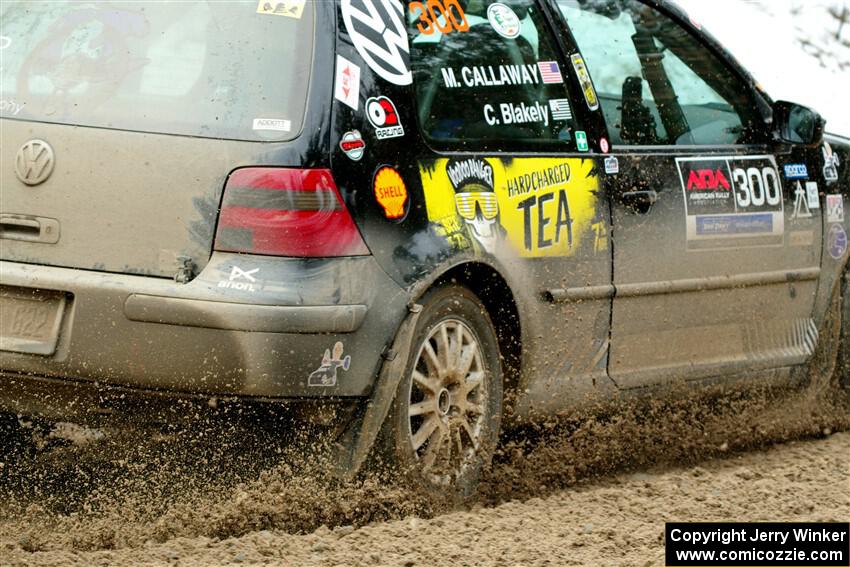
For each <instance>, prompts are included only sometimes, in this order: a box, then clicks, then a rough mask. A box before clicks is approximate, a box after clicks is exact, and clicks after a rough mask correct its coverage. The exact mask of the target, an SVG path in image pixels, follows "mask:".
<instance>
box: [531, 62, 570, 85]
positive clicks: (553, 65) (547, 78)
mask: <svg viewBox="0 0 850 567" xmlns="http://www.w3.org/2000/svg"><path fill="white" fill-rule="evenodd" d="M537 68H538V69H540V76H541V77H542V78H543V83H544V84H547V85H557V84H559V83H563V82H564V77H563V76H561V68H560V67H558V62H557V61H540V62H539V63H538V64H537Z"/></svg>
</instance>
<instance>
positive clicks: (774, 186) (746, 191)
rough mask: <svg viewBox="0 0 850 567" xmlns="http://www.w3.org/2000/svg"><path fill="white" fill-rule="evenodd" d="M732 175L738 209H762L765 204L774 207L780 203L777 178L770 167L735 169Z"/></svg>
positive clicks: (780, 189) (780, 193) (780, 192)
mask: <svg viewBox="0 0 850 567" xmlns="http://www.w3.org/2000/svg"><path fill="white" fill-rule="evenodd" d="M733 175H734V177H735V200H736V201H737V202H738V206H739V207H741V208H747V207H763V206H764V205H765V204H767V205H770V206H772V207H775V206H776V205H779V204H780V203H781V202H782V188H781V187H780V185H779V176H778V175H777V174H776V170H774V169H773V168H772V167H763V168H757V167H749V168H747V169H742V168H737V169H735V171H734V173H733Z"/></svg>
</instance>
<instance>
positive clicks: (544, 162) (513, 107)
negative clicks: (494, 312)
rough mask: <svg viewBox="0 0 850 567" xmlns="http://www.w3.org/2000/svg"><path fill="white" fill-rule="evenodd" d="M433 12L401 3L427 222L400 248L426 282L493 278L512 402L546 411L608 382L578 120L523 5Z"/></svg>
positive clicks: (596, 197) (537, 14)
mask: <svg viewBox="0 0 850 567" xmlns="http://www.w3.org/2000/svg"><path fill="white" fill-rule="evenodd" d="M438 4H439V6H437V5H435V4H434V3H431V2H429V3H428V4H427V5H425V4H423V3H419V2H411V3H410V4H409V29H410V30H411V65H412V69H413V89H414V95H415V96H414V99H415V101H416V106H417V116H416V122H417V123H418V127H419V130H420V132H421V135H422V138H423V140H424V142H425V147H423V148H422V149H421V151H420V152H419V155H418V163H419V170H420V172H419V173H420V179H421V184H422V200H423V201H424V204H425V213H426V215H427V221H428V229H427V232H424V231H423V233H422V234H420V235H417V245H416V246H415V247H414V246H411V247H410V248H411V250H414V251H415V252H417V253H419V252H421V254H422V256H424V255H425V253H426V252H427V253H428V254H429V258H424V257H420V261H421V263H422V264H424V265H428V264H432V265H433V267H432V268H430V269H431V270H435V271H439V270H440V269H441V266H440V263H441V262H442V261H443V260H442V259H443V258H448V260H446V261H447V262H448V263H453V262H458V261H460V258H463V257H467V258H469V257H471V258H478V259H481V260H482V261H484V262H486V263H488V264H491V265H496V266H498V267H499V270H501V271H503V272H504V273H505V274H506V277H507V278H508V279H509V283H510V284H511V286H512V291H513V293H514V294H515V299H516V301H517V303H518V304H519V311H520V319H521V323H522V328H523V336H524V337H525V339H524V340H523V345H522V346H523V371H524V375H523V377H522V379H521V385H520V388H519V391H520V392H523V393H524V394H525V395H521V396H520V398H521V401H520V404H521V405H522V406H523V407H524V408H525V409H526V410H528V409H529V408H532V407H533V408H534V410H535V411H554V410H556V409H558V408H560V407H562V406H563V403H564V399H565V398H567V397H570V398H572V397H575V396H576V395H577V392H578V391H579V390H580V389H584V390H592V389H593V388H594V386H595V385H597V384H599V385H601V384H602V381H603V380H605V381H606V382H607V381H608V379H607V374H606V360H607V359H606V356H607V352H608V337H609V321H610V305H611V296H612V292H611V290H612V289H613V288H612V287H611V256H610V247H609V243H608V234H609V228H610V220H609V211H608V203H607V200H606V199H605V198H604V196H603V195H602V194H601V193H600V187H599V176H598V171H597V170H596V168H595V163H594V161H593V159H591V155H590V153H589V147H590V144H592V143H594V140H593V139H592V137H590V138H589V137H588V135H587V131H586V128H585V127H584V126H583V125H584V124H586V120H587V119H588V115H589V114H590V112H589V111H588V109H587V108H586V107H578V106H577V102H576V101H577V100H581V99H580V96H581V95H579V94H578V93H580V92H581V91H580V85H579V83H578V81H577V79H576V77H575V75H574V74H572V73H571V72H570V71H568V64H567V63H565V60H564V59H563V58H562V52H561V51H560V49H559V43H558V42H557V41H556V39H555V37H554V36H553V34H552V32H551V28H550V27H549V24H548V21H547V15H546V13H545V12H544V11H543V10H542V9H541V7H540V5H539V4H538V3H537V2H536V1H535V0H512V1H511V2H494V1H485V2H476V3H468V4H466V3H463V6H465V7H463V8H462V7H461V5H460V4H458V3H457V2H442V3H438ZM442 11H445V13H448V14H449V15H450V17H446V16H445V15H441V12H442ZM574 95H578V97H579V98H576V97H575V96H574ZM582 104H583V103H582ZM414 200H415V202H419V198H417V197H416V196H414ZM435 241H436V242H435ZM425 242H429V245H428V246H426V245H425ZM520 411H523V410H522V409H521V410H520Z"/></svg>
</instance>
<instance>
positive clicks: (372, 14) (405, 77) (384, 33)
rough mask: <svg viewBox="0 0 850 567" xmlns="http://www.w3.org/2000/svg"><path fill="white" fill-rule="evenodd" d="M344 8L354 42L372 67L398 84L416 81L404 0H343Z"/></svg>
mask: <svg viewBox="0 0 850 567" xmlns="http://www.w3.org/2000/svg"><path fill="white" fill-rule="evenodd" d="M341 10H342V19H343V21H344V22H345V29H346V30H347V31H348V35H349V36H350V37H351V42H352V43H353V44H354V47H355V48H356V49H357V53H359V54H360V57H362V58H363V60H364V61H365V62H366V64H367V65H369V68H370V69H371V70H372V71H373V72H374V73H375V74H376V75H378V76H379V77H381V78H382V79H384V80H385V81H388V82H390V83H392V84H394V85H399V86H406V85H409V84H410V83H412V82H413V75H412V74H411V72H410V45H409V43H408V40H407V30H406V29H405V24H404V7H403V6H402V3H401V2H400V0H342V4H341Z"/></svg>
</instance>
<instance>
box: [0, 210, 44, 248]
mask: <svg viewBox="0 0 850 567" xmlns="http://www.w3.org/2000/svg"><path fill="white" fill-rule="evenodd" d="M0 238H3V239H6V240H23V241H26V242H41V243H43V244H56V243H57V242H59V221H57V220H56V219H50V218H46V217H35V216H31V215H13V214H8V213H2V214H0Z"/></svg>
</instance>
